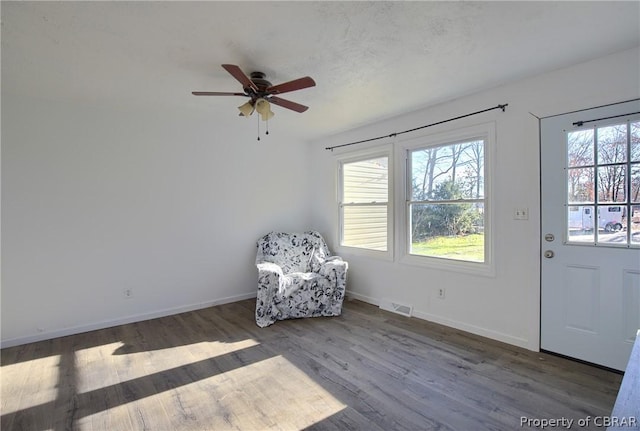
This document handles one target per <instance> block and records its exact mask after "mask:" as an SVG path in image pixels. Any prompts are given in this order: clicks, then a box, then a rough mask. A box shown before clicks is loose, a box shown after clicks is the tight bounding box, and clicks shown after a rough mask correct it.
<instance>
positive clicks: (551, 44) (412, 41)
mask: <svg viewBox="0 0 640 431" xmlns="http://www.w3.org/2000/svg"><path fill="white" fill-rule="evenodd" d="M639 8H640V3H639V2H635V1H632V2H610V1H604V2H267V1H261V2H6V1H3V2H2V4H1V13H2V63H1V65H2V92H3V94H8V93H12V94H14V95H21V96H25V97H36V98H45V99H57V100H58V99H62V100H73V101H80V102H82V103H91V104H106V105H109V106H116V107H117V106H125V105H126V106H133V107H136V108H138V107H139V108H140V109H145V108H147V109H152V108H153V107H156V106H161V107H168V108H169V107H171V108H176V109H185V110H203V111H206V112H210V113H211V117H212V119H215V121H221V122H224V123H231V122H237V123H238V124H241V122H242V121H245V122H246V121H247V120H245V119H242V118H239V117H237V110H236V106H238V105H240V104H242V103H243V102H244V101H245V99H243V98H240V97H226V98H225V97H209V98H204V97H195V96H192V95H191V94H190V93H191V91H192V90H202V91H241V88H240V87H241V86H240V84H239V83H238V82H237V81H235V80H234V79H233V78H232V77H231V76H230V75H229V74H228V73H227V72H226V71H225V70H224V69H222V68H221V67H220V65H221V64H223V63H231V64H237V65H239V66H240V67H241V68H242V69H243V70H244V71H245V72H246V73H247V74H248V73H249V72H251V71H254V70H259V71H262V72H265V73H266V74H267V78H268V79H269V80H270V81H271V82H272V83H273V84H277V83H281V82H284V81H289V80H291V79H295V78H299V77H301V76H305V75H310V76H312V77H313V78H314V79H315V81H316V82H317V86H316V87H314V88H310V89H305V90H301V91H298V92H293V93H288V94H286V95H283V97H284V98H287V99H290V100H293V101H295V102H298V103H302V104H305V105H308V106H310V109H309V110H308V111H307V112H305V113H303V114H298V113H294V112H290V111H287V110H285V109H283V108H280V107H274V108H273V110H274V111H275V112H276V117H275V118H274V119H273V120H272V122H276V121H277V122H278V129H283V128H286V129H287V131H288V132H290V133H292V134H293V135H294V136H299V137H304V138H317V137H321V136H324V135H329V134H333V133H336V132H339V131H343V130H347V129H350V128H353V127H357V126H360V125H363V124H366V123H369V122H373V121H377V120H380V119H383V118H388V117H392V116H395V115H399V114H402V113H404V112H408V111H412V110H415V109H418V108H421V107H426V106H430V105H433V104H436V103H439V102H443V101H447V100H450V99H453V98H456V97H460V96H462V95H465V94H469V93H472V92H475V91H479V90H482V89H485V88H490V87H493V86H496V85H499V84H502V83H506V82H510V81H513V80H516V79H520V78H524V77H527V76H532V75H536V74H538V73H541V72H546V71H550V70H554V69H558V68H561V67H565V66H568V65H571V64H575V63H579V62H582V61H585V60H589V59H591V58H596V57H599V56H602V55H606V54H609V53H613V52H616V51H621V50H623V49H627V48H631V47H634V46H637V45H638V44H639V41H640V24H639V22H640V9H639ZM500 102H504V101H498V100H497V101H496V103H500Z"/></svg>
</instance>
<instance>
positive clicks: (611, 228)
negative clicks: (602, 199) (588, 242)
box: [598, 205, 627, 244]
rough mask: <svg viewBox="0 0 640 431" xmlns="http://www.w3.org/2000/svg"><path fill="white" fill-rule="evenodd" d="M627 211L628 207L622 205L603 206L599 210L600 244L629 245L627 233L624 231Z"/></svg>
mask: <svg viewBox="0 0 640 431" xmlns="http://www.w3.org/2000/svg"><path fill="white" fill-rule="evenodd" d="M626 210H627V208H626V206H621V205H603V206H601V207H599V208H598V243H603V242H607V243H612V244H626V243H627V232H625V231H624V230H623V223H626V221H625V220H623V218H624V217H623V216H624V214H625V212H626Z"/></svg>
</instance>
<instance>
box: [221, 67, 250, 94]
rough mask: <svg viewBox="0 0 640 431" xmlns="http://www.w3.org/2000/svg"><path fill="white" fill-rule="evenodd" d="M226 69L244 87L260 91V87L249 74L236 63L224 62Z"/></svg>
mask: <svg viewBox="0 0 640 431" xmlns="http://www.w3.org/2000/svg"><path fill="white" fill-rule="evenodd" d="M222 67H224V70H226V71H227V72H229V73H230V74H231V76H233V77H234V78H236V79H237V80H238V81H239V82H240V84H242V88H247V87H248V88H252V89H253V90H254V91H258V87H257V86H256V84H254V83H253V82H252V81H251V80H250V79H249V77H248V76H247V75H245V73H244V72H243V71H242V70H241V69H240V68H239V67H238V66H236V65H234V64H223V65H222Z"/></svg>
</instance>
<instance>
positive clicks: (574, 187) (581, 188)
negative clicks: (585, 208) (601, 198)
mask: <svg viewBox="0 0 640 431" xmlns="http://www.w3.org/2000/svg"><path fill="white" fill-rule="evenodd" d="M593 173H594V168H572V169H568V170H567V174H568V175H567V176H568V178H567V182H568V184H567V191H568V202H569V203H582V202H584V203H592V202H594V184H595V183H594V174H593Z"/></svg>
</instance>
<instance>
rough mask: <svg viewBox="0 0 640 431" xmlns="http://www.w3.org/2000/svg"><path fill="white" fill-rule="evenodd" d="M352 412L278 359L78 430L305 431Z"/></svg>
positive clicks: (101, 417) (166, 394)
mask: <svg viewBox="0 0 640 431" xmlns="http://www.w3.org/2000/svg"><path fill="white" fill-rule="evenodd" d="M168 385H170V383H168ZM346 407H347V406H346V405H345V404H344V403H342V402H340V401H339V400H337V399H336V398H334V397H333V396H332V395H331V394H330V393H329V392H327V391H326V390H325V389H324V388H323V387H322V386H320V385H319V384H317V383H316V382H315V381H314V380H313V379H312V378H310V377H309V376H307V375H306V374H305V373H304V372H303V371H301V370H300V369H298V368H297V367H296V366H294V365H293V364H291V362H289V361H288V360H287V359H285V358H284V357H282V356H275V357H271V358H267V359H264V360H260V361H256V362H253V363H251V364H248V365H245V366H243V367H240V368H235V369H232V370H230V371H227V372H224V373H221V374H217V375H214V376H211V377H209V378H205V379H201V380H196V381H194V382H193V383H189V384H186V385H183V386H178V387H175V388H172V389H168V390H166V391H163V392H158V393H154V394H152V395H150V396H147V397H144V398H141V399H138V400H136V401H132V402H130V403H127V404H123V405H120V406H117V407H114V408H110V409H107V410H103V411H100V412H97V413H95V414H92V415H88V416H85V417H82V418H79V419H78V420H77V422H76V425H77V428H76V429H78V430H91V429H131V428H133V429H138V428H140V429H142V428H144V427H146V428H148V429H156V426H158V427H165V428H166V427H167V424H170V427H171V429H172V430H192V429H194V426H195V427H197V426H202V424H207V429H212V430H231V429H234V430H235V429H247V430H258V429H271V428H274V429H284V430H302V429H305V428H307V427H309V426H311V425H313V424H315V423H318V422H321V421H322V420H324V419H326V418H328V417H330V416H332V415H334V414H336V413H337V412H339V411H341V410H343V409H344V408H346ZM129 421H130V422H129ZM105 427H106V428H105Z"/></svg>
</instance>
